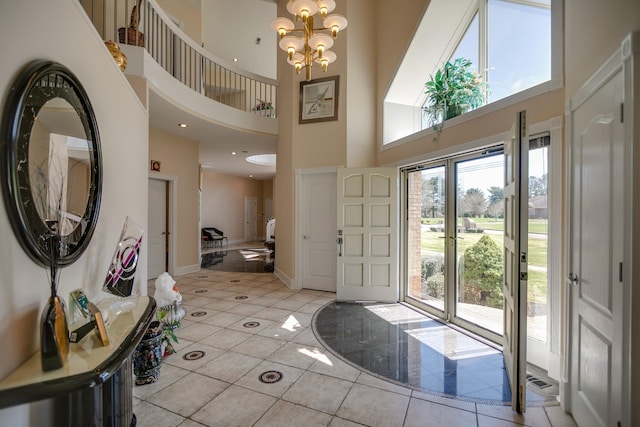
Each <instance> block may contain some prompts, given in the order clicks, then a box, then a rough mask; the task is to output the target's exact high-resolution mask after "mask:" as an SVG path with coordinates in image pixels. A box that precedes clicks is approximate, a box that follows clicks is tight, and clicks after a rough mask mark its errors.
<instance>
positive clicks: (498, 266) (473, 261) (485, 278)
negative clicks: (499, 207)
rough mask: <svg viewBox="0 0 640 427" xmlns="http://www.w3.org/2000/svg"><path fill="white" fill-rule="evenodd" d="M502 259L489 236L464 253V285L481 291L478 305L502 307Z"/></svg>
mask: <svg viewBox="0 0 640 427" xmlns="http://www.w3.org/2000/svg"><path fill="white" fill-rule="evenodd" d="M502 257H503V254H502V251H501V250H500V248H499V247H498V245H497V244H496V242H494V241H493V240H492V239H491V237H489V236H482V237H481V238H480V240H478V243H476V244H475V245H473V246H471V247H470V248H468V249H467V250H466V251H465V252H464V276H463V277H464V284H465V286H467V287H473V288H475V289H476V290H477V291H479V298H478V301H477V302H476V303H477V304H479V305H485V306H489V307H502V277H503V276H502V269H503V258H502Z"/></svg>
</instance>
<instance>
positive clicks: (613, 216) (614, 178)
mask: <svg viewBox="0 0 640 427" xmlns="http://www.w3.org/2000/svg"><path fill="white" fill-rule="evenodd" d="M622 102H623V75H622V72H618V73H616V74H615V75H613V76H612V77H611V78H610V79H608V80H607V81H606V82H605V83H604V84H603V85H601V86H600V87H599V89H597V90H595V91H594V92H593V93H592V94H590V96H588V97H587V98H586V99H585V101H584V102H583V103H582V104H581V105H579V106H576V107H574V108H575V110H574V111H572V113H571V120H570V126H571V128H570V132H571V140H570V141H569V143H570V145H569V150H570V164H569V168H570V171H569V174H570V175H569V186H570V206H569V215H570V216H569V264H568V266H567V272H568V280H567V282H568V286H569V294H570V302H571V318H570V321H571V335H570V343H571V378H570V382H571V412H572V414H573V417H574V418H575V420H576V422H577V423H578V424H579V425H580V426H581V427H591V426H615V425H620V424H618V421H620V417H621V407H620V405H621V402H622V400H623V398H624V396H623V395H622V394H621V391H622V369H621V366H622V365H623V359H622V358H623V354H629V353H628V350H626V351H623V348H622V329H623V322H622V314H623V313H622V304H623V289H624V286H623V282H622V277H621V274H622V261H623V250H624V247H623V244H624V238H625V235H624V233H625V230H624V216H623V211H624V209H623V206H625V203H624V198H623V195H624V167H623V166H624V164H625V162H624V155H623V149H624V133H623V125H622V124H621V119H620V111H621V105H622Z"/></svg>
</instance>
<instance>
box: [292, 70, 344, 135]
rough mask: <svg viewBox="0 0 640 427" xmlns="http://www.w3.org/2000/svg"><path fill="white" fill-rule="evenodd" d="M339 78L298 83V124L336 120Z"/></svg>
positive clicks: (333, 77)
mask: <svg viewBox="0 0 640 427" xmlns="http://www.w3.org/2000/svg"><path fill="white" fill-rule="evenodd" d="M339 83H340V76H332V77H325V78H322V79H315V80H311V81H308V82H307V81H302V82H300V120H299V123H300V124H304V123H317V122H329V121H332V120H338V93H339V89H340V88H339Z"/></svg>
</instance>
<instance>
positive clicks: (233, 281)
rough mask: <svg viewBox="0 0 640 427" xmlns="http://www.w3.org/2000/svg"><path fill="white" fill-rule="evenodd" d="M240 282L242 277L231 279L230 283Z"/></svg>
mask: <svg viewBox="0 0 640 427" xmlns="http://www.w3.org/2000/svg"><path fill="white" fill-rule="evenodd" d="M240 282H241V280H240V279H233V280H229V283H240Z"/></svg>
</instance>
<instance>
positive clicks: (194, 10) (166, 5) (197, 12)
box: [158, 0, 202, 45]
mask: <svg viewBox="0 0 640 427" xmlns="http://www.w3.org/2000/svg"><path fill="white" fill-rule="evenodd" d="M197 3H199V2H197ZM195 4H196V2H194V1H191V0H158V5H159V6H160V7H161V8H162V9H163V10H164V11H165V12H166V13H167V14H168V15H169V16H170V17H171V18H173V19H176V20H178V21H179V22H180V23H181V24H182V31H184V32H185V34H186V35H188V36H189V37H191V39H192V40H193V41H195V42H196V43H197V44H199V45H200V44H202V9H201V7H197V6H195Z"/></svg>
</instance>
